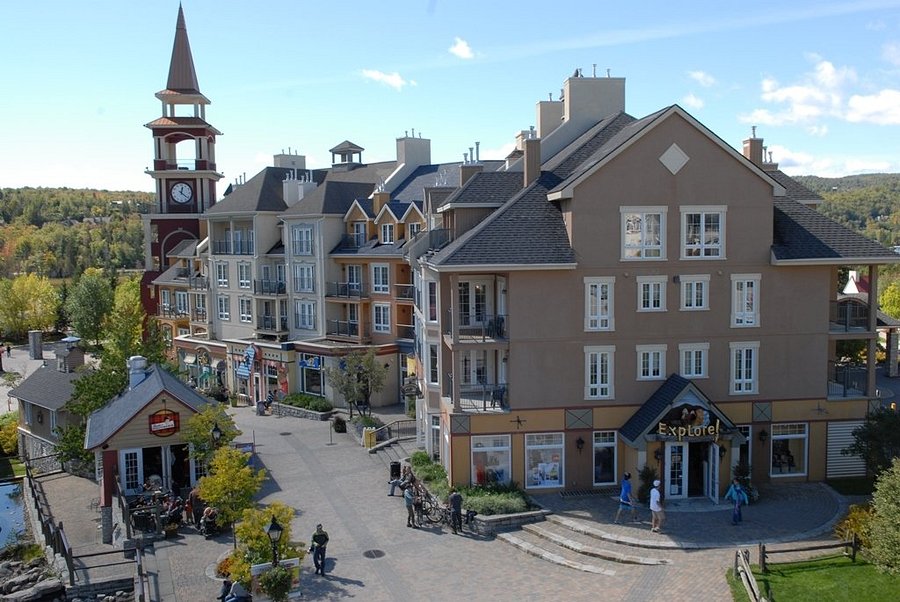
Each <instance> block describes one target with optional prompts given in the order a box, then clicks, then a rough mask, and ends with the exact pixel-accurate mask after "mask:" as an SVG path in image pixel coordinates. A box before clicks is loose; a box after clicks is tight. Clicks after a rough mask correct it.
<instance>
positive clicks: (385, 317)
mask: <svg viewBox="0 0 900 602" xmlns="http://www.w3.org/2000/svg"><path fill="white" fill-rule="evenodd" d="M372 311H373V312H374V316H373V320H372V324H373V326H374V328H375V332H390V331H391V306H390V305H388V304H386V303H376V304H374V305H373V306H372Z"/></svg>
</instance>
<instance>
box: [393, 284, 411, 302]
mask: <svg viewBox="0 0 900 602" xmlns="http://www.w3.org/2000/svg"><path fill="white" fill-rule="evenodd" d="M394 295H395V296H396V297H397V298H398V299H405V300H409V301H412V300H413V299H415V298H416V287H415V285H413V284H395V285H394Z"/></svg>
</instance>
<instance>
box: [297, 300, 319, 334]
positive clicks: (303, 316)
mask: <svg viewBox="0 0 900 602" xmlns="http://www.w3.org/2000/svg"><path fill="white" fill-rule="evenodd" d="M294 326H295V327H296V328H299V329H301V330H314V329H315V328H316V303H315V301H295V302H294Z"/></svg>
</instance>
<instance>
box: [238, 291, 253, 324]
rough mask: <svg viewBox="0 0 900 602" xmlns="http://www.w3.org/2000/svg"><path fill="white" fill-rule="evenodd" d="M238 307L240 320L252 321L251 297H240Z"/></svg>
mask: <svg viewBox="0 0 900 602" xmlns="http://www.w3.org/2000/svg"><path fill="white" fill-rule="evenodd" d="M238 307H239V308H240V319H241V322H252V321H253V299H246V298H244V297H241V298H240V299H238Z"/></svg>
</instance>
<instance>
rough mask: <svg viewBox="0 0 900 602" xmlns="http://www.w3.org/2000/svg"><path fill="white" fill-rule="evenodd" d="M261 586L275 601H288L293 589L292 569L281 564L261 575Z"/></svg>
mask: <svg viewBox="0 0 900 602" xmlns="http://www.w3.org/2000/svg"><path fill="white" fill-rule="evenodd" d="M259 588H260V589H261V590H262V591H263V593H264V594H265V595H267V596H269V597H270V598H271V599H272V600H273V602H286V601H287V599H288V592H290V591H291V571H289V570H288V569H286V568H285V567H283V566H281V565H279V566H276V567H273V568H271V569H269V570H268V571H266V572H264V573H263V574H262V575H260V576H259Z"/></svg>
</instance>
